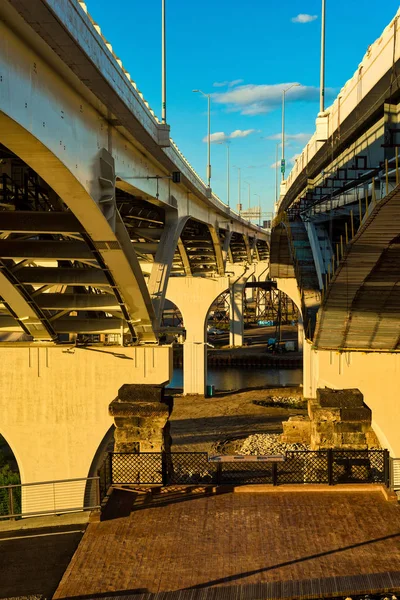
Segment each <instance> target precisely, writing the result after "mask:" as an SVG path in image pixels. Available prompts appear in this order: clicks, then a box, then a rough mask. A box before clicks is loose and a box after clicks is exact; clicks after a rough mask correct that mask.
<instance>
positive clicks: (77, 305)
mask: <svg viewBox="0 0 400 600" xmlns="http://www.w3.org/2000/svg"><path fill="white" fill-rule="evenodd" d="M36 304H37V305H38V306H40V308H45V309H47V310H104V311H106V312H109V311H118V310H120V305H119V303H118V302H117V300H116V298H115V296H114V295H113V294H51V293H50V294H42V295H41V296H38V297H37V298H36Z"/></svg>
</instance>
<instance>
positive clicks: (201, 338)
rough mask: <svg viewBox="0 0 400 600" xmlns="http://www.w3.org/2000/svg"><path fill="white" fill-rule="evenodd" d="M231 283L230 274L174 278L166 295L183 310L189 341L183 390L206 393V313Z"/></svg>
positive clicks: (184, 345) (185, 343)
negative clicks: (228, 275)
mask: <svg viewBox="0 0 400 600" xmlns="http://www.w3.org/2000/svg"><path fill="white" fill-rule="evenodd" d="M228 286H229V279H228V278H227V277H219V278H218V279H211V278H203V277H171V278H170V279H169V281H168V289H167V298H168V300H170V301H171V302H173V303H174V304H175V305H176V306H177V307H178V308H179V310H180V311H181V314H182V317H183V325H184V328H185V330H186V340H185V342H184V344H183V393H184V394H202V395H204V394H205V391H206V384H207V333H206V328H207V315H208V312H209V310H210V307H211V304H212V303H213V302H214V300H215V299H216V298H217V297H218V296H219V295H220V294H221V293H222V292H224V291H226V289H227V288H228Z"/></svg>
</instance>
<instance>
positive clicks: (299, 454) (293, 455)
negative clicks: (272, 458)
mask: <svg viewBox="0 0 400 600" xmlns="http://www.w3.org/2000/svg"><path fill="white" fill-rule="evenodd" d="M277 466H278V475H277V483H278V484H283V483H329V481H328V452H327V451H325V450H316V451H307V450H305V451H301V450H296V451H293V452H287V453H286V457H285V460H284V462H282V463H279V464H278V465H277Z"/></svg>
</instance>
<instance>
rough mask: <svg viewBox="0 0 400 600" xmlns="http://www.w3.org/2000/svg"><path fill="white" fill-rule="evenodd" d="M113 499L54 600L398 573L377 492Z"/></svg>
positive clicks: (389, 510) (398, 538) (387, 516)
mask: <svg viewBox="0 0 400 600" xmlns="http://www.w3.org/2000/svg"><path fill="white" fill-rule="evenodd" d="M135 498H136V500H135V503H134V507H133V511H132V512H130V511H131V508H132V504H133V501H134V499H135ZM115 501H116V502H117V504H118V505H117V507H116V510H117V511H119V514H120V515H124V516H121V517H120V518H114V519H110V520H107V521H104V522H101V523H92V524H90V525H89V527H88V529H87V531H86V533H85V535H84V537H83V539H82V541H81V543H80V545H79V548H78V550H77V552H76V553H75V555H74V557H73V559H72V561H71V564H70V565H69V567H68V569H67V571H66V573H65V575H64V577H63V579H62V581H61V583H60V585H59V587H58V590H57V592H56V594H55V596H54V598H72V597H74V596H78V595H85V594H99V593H104V592H112V591H119V592H122V591H127V592H128V591H137V592H139V591H149V592H157V591H166V590H177V589H183V588H188V587H193V586H195V587H208V586H214V585H232V584H249V583H255V582H260V581H262V582H265V581H278V580H281V581H282V580H290V579H297V580H303V579H309V578H318V577H331V576H340V575H357V574H366V573H374V572H375V573H377V572H383V571H388V570H392V571H395V570H400V507H398V506H397V505H393V504H390V503H388V502H386V501H385V500H384V499H383V497H382V495H381V494H380V493H374V492H371V493H360V492H358V493H329V492H328V493H308V494H307V493H304V492H303V493H300V492H299V493H274V494H268V493H265V494H263V493H261V494H260V493H258V494H254V493H253V494H252V493H246V494H243V493H226V494H221V495H217V496H206V495H204V492H203V491H201V490H199V491H198V492H196V493H194V494H192V495H190V494H182V493H181V494H178V493H177V492H175V493H174V492H169V494H168V495H166V494H163V495H161V496H158V497H155V498H154V499H153V500H150V499H149V498H148V497H145V496H143V495H141V496H137V497H136V496H135V494H133V493H132V492H120V493H119V495H118V496H117V497H116V498H115ZM114 506H115V505H114Z"/></svg>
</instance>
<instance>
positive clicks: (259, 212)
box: [254, 194, 261, 227]
mask: <svg viewBox="0 0 400 600" xmlns="http://www.w3.org/2000/svg"><path fill="white" fill-rule="evenodd" d="M254 195H255V196H258V226H259V227H261V196H260V194H254Z"/></svg>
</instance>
